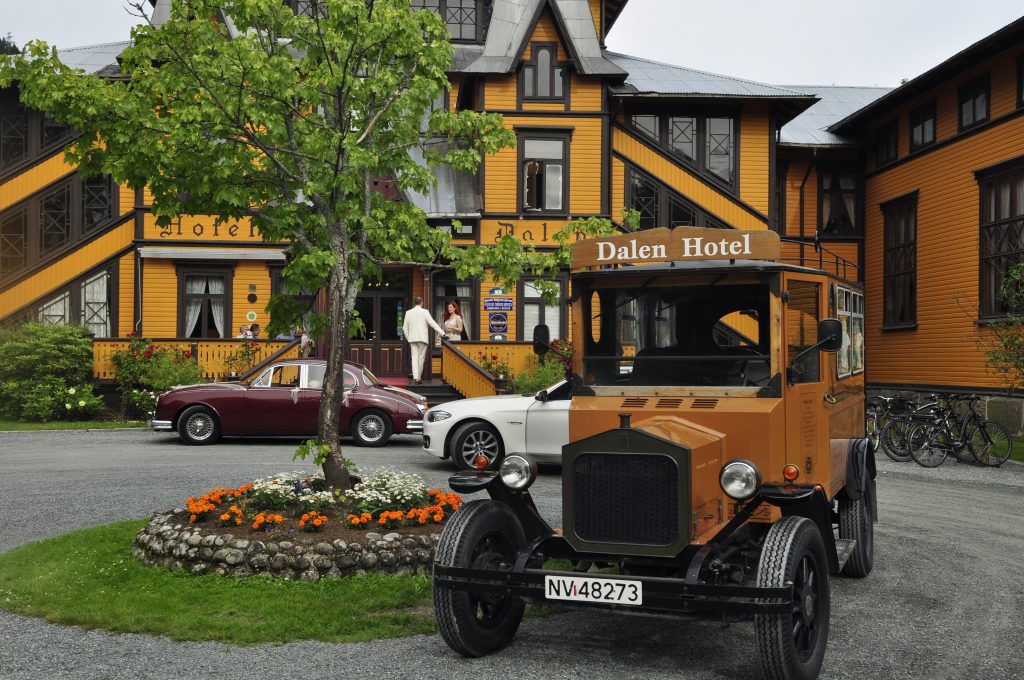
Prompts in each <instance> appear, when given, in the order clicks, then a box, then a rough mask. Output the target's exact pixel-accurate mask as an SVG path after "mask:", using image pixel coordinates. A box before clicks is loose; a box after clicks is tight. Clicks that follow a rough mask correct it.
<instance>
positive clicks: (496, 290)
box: [488, 288, 508, 295]
mask: <svg viewBox="0 0 1024 680" xmlns="http://www.w3.org/2000/svg"><path fill="white" fill-rule="evenodd" d="M488 292H489V293H490V294H491V295H508V293H506V292H505V291H504V290H503V289H501V288H491V290H490V291H488Z"/></svg>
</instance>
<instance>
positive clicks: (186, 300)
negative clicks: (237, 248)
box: [178, 270, 233, 338]
mask: <svg viewBox="0 0 1024 680" xmlns="http://www.w3.org/2000/svg"><path fill="white" fill-rule="evenodd" d="M228 281H229V275H228V273H227V272H226V271H223V270H221V271H202V270H196V271H180V272H179V277H178V289H179V297H178V299H179V300H180V301H181V302H180V303H179V304H178V320H179V334H178V335H179V337H182V338H230V337H232V335H233V333H232V332H231V328H230V327H229V326H228V324H229V323H230V321H231V309H230V305H229V301H230V299H231V294H230V293H231V291H230V290H229V286H228Z"/></svg>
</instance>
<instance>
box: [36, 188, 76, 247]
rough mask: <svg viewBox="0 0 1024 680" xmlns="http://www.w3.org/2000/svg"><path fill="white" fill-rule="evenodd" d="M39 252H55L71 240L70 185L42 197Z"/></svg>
mask: <svg viewBox="0 0 1024 680" xmlns="http://www.w3.org/2000/svg"><path fill="white" fill-rule="evenodd" d="M41 219H42V225H41V227H42V229H41V236H40V238H41V243H40V251H41V252H43V253H46V252H49V251H51V250H55V249H57V248H59V247H61V246H63V245H64V244H66V243H67V242H68V240H69V239H70V238H71V184H70V183H69V184H65V185H64V186H60V187H57V188H56V189H54V190H53V191H51V192H50V193H48V194H46V195H45V196H43V200H42V214H41Z"/></svg>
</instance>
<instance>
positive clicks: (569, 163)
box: [0, 0, 1024, 393]
mask: <svg viewBox="0 0 1024 680" xmlns="http://www.w3.org/2000/svg"><path fill="white" fill-rule="evenodd" d="M156 4H157V8H158V11H159V10H160V9H161V6H162V5H166V2H165V0H159V2H157V3H156ZM412 4H413V5H414V6H417V7H423V8H427V9H433V10H435V11H438V12H440V13H441V14H442V16H443V17H444V19H445V21H446V23H447V24H448V27H449V30H450V31H451V33H452V36H453V41H454V43H455V45H456V55H455V60H454V62H453V65H452V69H451V73H450V79H451V88H450V92H449V94H448V100H447V102H446V105H447V106H449V107H450V108H451V109H476V110H485V111H490V112H499V113H501V114H503V115H504V117H505V121H506V125H507V126H508V127H509V128H510V129H512V130H514V132H515V133H516V136H517V139H518V145H517V147H516V148H514V149H509V150H505V151H502V152H500V153H498V154H494V155H492V156H489V157H488V158H486V159H485V162H484V164H483V167H482V168H481V170H480V172H479V173H478V174H477V175H476V176H462V175H459V174H457V173H452V172H451V171H449V170H446V169H444V168H442V169H439V170H437V171H436V174H437V176H438V185H437V188H436V189H435V190H433V191H432V192H430V194H429V195H425V196H424V195H419V194H413V195H408V196H398V195H396V196H395V198H396V200H408V201H411V202H413V203H415V204H416V205H418V206H419V207H421V208H422V209H423V210H424V211H425V213H426V214H427V217H428V220H429V221H430V223H431V224H433V225H435V226H436V227H437V228H439V229H453V223H455V222H457V223H458V224H459V225H460V226H458V227H457V228H455V232H456V233H455V234H454V236H455V238H456V242H457V243H458V242H462V243H481V244H486V243H490V242H493V241H494V240H495V239H497V238H500V237H501V236H502V235H504V234H513V235H515V236H516V237H517V238H520V239H522V240H524V241H528V242H532V243H533V244H534V245H536V246H538V247H544V246H545V245H548V244H551V243H552V240H551V235H552V233H553V232H554V231H555V230H556V229H557V228H558V227H560V226H561V225H563V224H565V223H566V222H567V221H569V220H572V219H574V218H577V217H589V216H594V215H597V216H603V217H607V218H610V219H612V220H614V221H618V220H619V219H620V215H621V211H622V209H623V208H631V209H634V210H637V211H638V212H639V214H640V228H642V229H643V228H651V227H660V226H670V227H671V226H681V225H694V226H707V227H717V228H722V229H729V228H739V229H772V230H776V231H778V232H779V233H780V234H781V235H782V236H783V237H784V256H785V257H786V258H789V259H790V260H791V261H795V262H800V261H803V262H804V263H805V264H811V265H814V266H819V265H820V266H825V267H827V268H829V269H836V270H838V271H839V273H840V274H841V275H843V276H845V277H846V278H849V279H852V280H861V281H863V282H864V283H865V284H866V287H867V304H866V308H865V309H862V310H848V311H849V312H850V313H851V314H852V315H853V316H855V317H856V318H857V322H858V323H861V324H863V327H864V328H865V337H866V339H867V357H866V377H867V381H868V383H869V385H871V386H874V387H877V388H884V389H911V390H912V389H919V390H931V389H937V388H941V389H951V390H980V391H989V392H992V393H995V392H997V391H999V390H1000V388H1001V387H1002V384H1001V382H1000V377H999V376H997V375H993V374H992V373H991V372H990V371H988V370H987V369H986V366H985V359H984V354H983V353H982V352H981V351H980V350H979V349H978V337H979V332H983V329H984V324H985V322H986V321H987V320H990V319H993V318H998V317H999V316H1000V314H1002V313H1004V311H1005V310H1003V309H1002V308H1001V307H1000V304H999V301H998V299H997V298H996V296H995V295H994V291H995V290H996V289H997V288H998V284H999V281H1000V279H1001V276H1002V273H1003V272H1005V271H1006V268H1007V267H1008V266H1010V265H1011V264H1012V263H1015V262H1018V261H1021V259H1022V250H1024V236H1022V234H1021V230H1022V228H1024V75H1022V73H1024V66H1022V64H1024V61H1022V60H1024V20H1018V21H1016V22H1014V23H1012V24H1010V25H1009V26H1006V27H1004V28H1002V29H1000V30H998V31H996V32H995V33H993V34H992V35H990V36H988V37H987V38H985V39H983V40H981V41H979V42H978V43H976V44H975V45H972V46H970V47H968V48H967V49H965V50H963V51H961V52H960V53H958V54H956V55H953V56H951V58H950V59H949V60H948V61H946V62H944V63H942V64H940V65H938V66H936V67H935V68H933V69H931V70H930V71H928V72H927V73H925V74H923V75H921V76H919V77H917V78H915V79H913V80H911V81H910V82H908V83H906V84H904V85H902V86H900V87H898V88H896V89H892V90H890V89H888V88H861V87H834V86H833V87H807V86H793V85H772V84H766V83H757V82H753V81H749V80H744V79H742V78H740V77H735V76H733V75H729V76H724V75H716V74H711V73H706V72H701V71H696V70H692V69H688V68H685V67H682V66H673V65H668V64H663V63H657V62H653V61H649V60H646V59H642V58H639V57H634V56H628V55H623V54H616V53H612V52H610V51H608V50H607V49H606V48H605V37H606V36H607V34H608V32H609V31H610V30H612V29H613V27H614V25H615V21H616V19H617V18H618V17H619V15H620V13H621V12H622V10H623V9H624V7H625V5H626V4H627V0H412ZM163 9H164V10H165V9H166V7H163ZM125 46H126V43H114V44H106V45H94V46H90V47H84V48H78V49H68V50H63V51H62V52H61V57H62V58H63V59H64V60H65V61H66V62H67V63H68V64H71V65H74V66H77V67H79V68H82V69H84V70H85V71H86V72H89V73H98V74H100V75H102V76H106V77H111V78H117V77H119V76H120V72H119V69H118V67H117V55H118V54H119V53H120V51H121V50H122V49H124V47H125ZM736 75H737V76H741V75H742V74H736ZM73 134H74V133H73V131H71V130H67V129H64V128H62V127H61V126H59V125H57V124H55V123H54V121H52V120H51V119H49V118H48V117H47V115H46V114H45V113H44V112H37V111H30V110H26V109H25V108H24V107H23V106H21V104H20V103H19V101H18V98H17V92H16V91H15V90H8V91H3V92H0V321H3V322H10V321H12V320H17V319H28V318H33V319H41V320H43V321H47V322H53V323H77V324H82V325H84V326H86V327H87V328H89V329H90V330H91V331H92V332H93V333H94V334H95V336H96V337H97V338H98V340H97V345H98V346H100V345H102V346H103V347H106V348H107V349H110V348H116V346H117V345H116V341H117V340H118V339H123V338H124V337H126V336H128V335H129V334H130V333H137V334H141V335H144V336H146V337H153V338H161V339H166V340H168V341H171V340H173V341H176V342H180V343H190V344H192V345H193V346H198V345H200V344H202V347H203V348H205V350H206V354H205V355H204V354H203V352H200V360H201V361H202V360H203V357H204V356H207V357H208V361H210V363H211V369H210V371H209V373H210V375H211V376H216V375H217V374H218V369H217V367H216V366H215V364H216V361H217V357H219V356H221V355H222V354H223V352H224V351H226V350H227V349H229V348H230V346H231V345H232V344H233V343H232V342H231V341H230V340H229V339H231V338H233V337H234V336H236V335H237V334H238V332H239V329H240V327H241V326H243V325H250V324H251V323H258V324H259V325H260V326H261V327H266V324H267V323H268V322H269V318H268V316H267V313H266V311H265V306H266V303H267V301H268V299H269V296H270V295H271V293H273V292H274V291H275V290H276V286H277V275H278V272H279V271H280V268H281V266H282V265H283V264H284V262H285V261H286V258H287V248H288V246H287V244H284V243H267V242H264V241H263V240H262V239H261V238H260V235H259V233H258V232H256V231H255V230H254V229H253V228H252V227H250V226H249V225H248V224H246V223H244V222H239V223H236V224H228V225H220V226H219V227H218V226H214V224H213V221H212V219H210V218H206V217H202V216H182V217H181V218H180V220H179V221H178V222H177V223H176V224H175V225H174V226H173V227H172V228H170V229H163V230H161V229H158V228H157V227H156V225H155V221H154V220H153V219H152V216H151V215H150V213H149V209H148V203H149V200H148V196H147V195H146V193H145V192H138V193H134V192H131V191H128V190H127V189H125V188H124V187H117V186H113V185H112V184H111V183H110V182H108V181H104V180H102V179H91V180H83V179H81V178H80V177H78V176H77V174H76V172H75V168H73V167H69V166H68V165H66V164H65V163H64V161H63V153H62V150H63V148H64V146H65V145H66V144H67V143H68V142H69V141H70V140H71V139H72V138H73ZM381 190H382V191H393V189H391V188H390V187H389V186H387V183H384V182H382V186H381ZM561 285H562V286H563V292H564V293H565V295H563V296H562V297H563V302H562V303H561V304H559V305H555V306H547V305H545V304H544V303H543V301H542V300H541V299H540V298H539V296H538V295H537V293H536V290H535V288H534V287H533V285H532V284H531V281H530V279H526V280H524V281H522V282H520V283H519V284H518V285H517V286H515V287H514V289H510V290H502V289H499V288H496V287H495V286H494V285H493V283H492V282H490V281H486V280H479V281H478V280H469V281H459V280H456V279H455V278H454V275H453V274H452V273H451V272H446V271H443V270H442V271H425V270H420V269H417V268H413V267H409V268H394V269H391V270H389V271H388V272H387V273H386V274H385V276H384V278H383V279H382V280H381V281H380V282H379V283H374V284H370V285H369V286H367V289H366V290H365V291H364V293H363V294H362V295H361V296H360V299H359V303H358V304H359V310H360V313H361V316H362V317H363V318H364V319H365V320H367V324H368V333H367V336H366V337H365V338H363V339H360V340H359V341H357V342H353V343H352V354H353V358H355V359H357V360H359V361H362V362H363V363H366V364H368V365H369V366H371V367H372V368H373V369H374V370H375V371H377V372H378V373H379V374H380V375H382V376H404V375H407V374H408V367H407V357H406V352H405V349H404V347H403V342H402V340H401V338H400V336H399V330H400V328H401V321H400V319H401V316H402V314H403V313H404V310H405V309H407V308H408V307H409V305H410V302H411V299H412V298H413V297H414V296H417V295H421V296H423V297H424V298H425V299H426V300H427V303H428V307H429V308H430V309H431V310H432V311H433V312H434V314H435V317H436V318H438V319H440V317H441V313H442V309H443V307H444V305H445V303H446V302H448V301H457V302H458V303H459V304H460V307H461V309H462V312H463V316H464V318H465V320H466V322H467V324H466V325H467V331H468V335H469V340H470V341H473V342H480V343H486V344H485V345H483V346H484V347H487V348H493V347H494V346H496V345H498V344H499V343H504V345H502V346H505V347H507V348H509V349H508V351H509V352H511V354H510V356H512V355H515V354H516V353H515V352H514V351H513V348H514V347H516V345H515V343H516V341H522V340H524V339H527V338H529V337H530V336H531V334H532V328H533V326H534V325H536V324H538V323H546V324H548V325H549V326H550V327H551V328H552V331H553V334H554V335H556V336H557V335H563V336H564V335H565V334H566V332H567V325H568V318H567V316H568V314H567V310H566V304H565V302H564V300H565V298H567V297H568V290H567V281H566V280H565V279H563V280H562V282H561ZM104 342H105V343H106V344H103V343H104ZM285 345H286V341H285V340H281V341H280V342H278V343H277V344H272V345H268V346H267V347H266V349H265V355H268V354H269V353H270V352H271V351H274V350H277V349H280V348H281V347H284V346H285ZM467 347H469V348H473V347H475V346H474V345H468V346H467ZM488 351H489V350H488ZM473 353H474V352H473V351H467V352H466V354H467V355H470V356H471V355H473ZM102 354H103V353H102V352H101V351H99V350H98V351H97V374H98V375H100V376H101V377H103V370H104V368H103V366H104V363H103V361H104V360H103V356H102ZM517 356H518V355H517ZM433 369H434V371H435V374H440V373H441V372H442V371H443V366H442V361H441V356H440V353H438V356H436V357H435V360H434V362H433Z"/></svg>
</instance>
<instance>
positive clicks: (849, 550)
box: [836, 538, 857, 571]
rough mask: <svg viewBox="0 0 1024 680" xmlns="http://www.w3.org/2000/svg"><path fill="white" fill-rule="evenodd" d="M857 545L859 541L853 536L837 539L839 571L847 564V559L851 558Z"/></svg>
mask: <svg viewBox="0 0 1024 680" xmlns="http://www.w3.org/2000/svg"><path fill="white" fill-rule="evenodd" d="M856 547H857V541H855V540H853V539H852V538H837V539H836V557H837V558H838V559H839V571H842V570H843V567H844V566H846V561H847V560H849V559H850V555H852V554H853V551H854V549H855V548H856Z"/></svg>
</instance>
